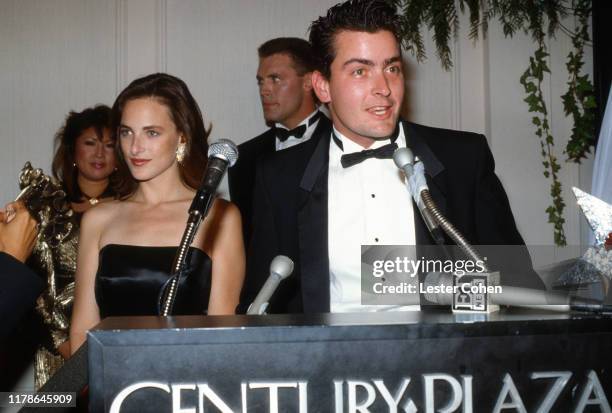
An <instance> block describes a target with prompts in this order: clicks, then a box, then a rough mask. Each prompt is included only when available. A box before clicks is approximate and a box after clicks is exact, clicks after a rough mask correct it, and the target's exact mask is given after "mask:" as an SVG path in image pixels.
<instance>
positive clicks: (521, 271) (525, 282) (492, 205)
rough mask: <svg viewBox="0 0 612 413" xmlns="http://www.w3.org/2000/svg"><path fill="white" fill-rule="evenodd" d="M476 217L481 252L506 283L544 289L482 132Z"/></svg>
mask: <svg viewBox="0 0 612 413" xmlns="http://www.w3.org/2000/svg"><path fill="white" fill-rule="evenodd" d="M478 152H479V156H478V158H477V162H478V168H477V171H478V172H477V181H476V192H475V194H476V195H475V209H474V214H475V216H474V219H475V222H476V234H477V239H478V244H479V245H481V246H482V247H480V250H481V253H482V254H483V255H485V256H486V257H487V259H488V262H489V263H490V265H491V266H492V267H493V269H498V270H500V273H501V279H502V285H512V286H517V287H525V288H538V289H542V288H544V283H543V282H542V281H541V280H540V278H539V277H538V275H537V274H536V273H535V271H533V268H532V263H531V258H530V256H529V252H528V250H527V248H526V247H525V241H523V237H522V236H521V234H520V233H519V231H518V228H517V227H516V222H515V220H514V216H513V214H512V210H511V208H510V202H509V200H508V196H507V195H506V191H505V190H504V187H503V186H502V183H501V182H500V180H499V178H498V177H497V175H496V174H495V161H494V160H493V154H492V153H491V150H490V149H489V145H488V144H487V140H486V138H485V137H484V136H482V135H480V142H479V145H478Z"/></svg>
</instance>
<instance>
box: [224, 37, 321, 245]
mask: <svg viewBox="0 0 612 413" xmlns="http://www.w3.org/2000/svg"><path fill="white" fill-rule="evenodd" d="M257 52H258V54H259V67H258V69H257V85H258V86H259V96H260V98H261V105H262V109H263V115H264V119H265V121H266V124H267V125H268V126H270V129H268V130H267V131H266V132H264V133H262V134H261V135H259V136H257V137H255V138H253V139H251V140H249V141H247V142H245V143H243V144H241V145H239V146H238V150H239V154H240V156H239V158H238V162H237V163H236V165H234V166H233V167H232V168H230V169H229V172H228V179H229V190H230V197H231V199H232V201H233V202H234V203H235V204H236V205H237V206H238V208H239V209H240V212H241V214H242V222H243V229H244V239H245V242H247V243H248V240H249V237H250V232H249V228H250V225H251V224H250V223H251V211H252V197H253V185H254V181H255V163H256V161H257V159H258V158H259V157H261V156H262V155H263V154H267V153H273V152H275V151H282V150H285V149H288V148H291V147H293V146H295V145H299V144H301V143H303V142H306V141H308V140H309V139H310V137H311V136H312V135H313V133H314V131H315V129H316V128H317V126H318V125H319V123H320V122H319V119H320V117H321V116H323V117H325V116H324V115H322V114H321V113H320V112H319V111H318V109H317V102H316V97H315V95H314V92H313V90H312V82H311V76H312V71H313V70H314V68H315V62H314V57H313V54H312V48H311V47H310V43H308V42H307V41H306V40H304V39H300V38H296V37H281V38H276V39H272V40H268V41H267V42H265V43H264V44H262V45H261V46H260V47H259V49H258V50H257Z"/></svg>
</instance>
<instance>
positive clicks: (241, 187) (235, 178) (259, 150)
mask: <svg viewBox="0 0 612 413" xmlns="http://www.w3.org/2000/svg"><path fill="white" fill-rule="evenodd" d="M275 150H276V136H275V135H274V129H272V128H271V129H268V130H267V131H266V132H264V133H262V134H261V135H259V136H256V137H255V138H253V139H251V140H249V141H247V142H244V143H242V144H240V145H238V161H237V162H236V164H235V165H234V166H232V167H231V168H229V169H228V173H227V178H228V185H229V193H230V198H231V200H232V202H233V203H234V204H236V206H237V207H238V209H239V210H240V214H241V215H242V230H243V232H242V233H243V236H244V241H245V243H246V244H248V240H249V237H250V228H251V217H252V210H253V186H254V184H255V165H256V162H257V159H259V158H260V157H261V156H262V155H265V154H270V153H274V152H275Z"/></svg>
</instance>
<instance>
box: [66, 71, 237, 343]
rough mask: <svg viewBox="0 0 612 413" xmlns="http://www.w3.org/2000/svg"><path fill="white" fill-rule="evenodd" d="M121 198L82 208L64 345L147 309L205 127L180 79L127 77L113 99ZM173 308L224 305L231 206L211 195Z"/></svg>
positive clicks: (232, 275) (228, 304) (170, 251)
mask: <svg viewBox="0 0 612 413" xmlns="http://www.w3.org/2000/svg"><path fill="white" fill-rule="evenodd" d="M112 118H113V121H112V130H113V133H115V134H116V136H117V144H116V145H117V156H118V166H119V168H120V170H127V171H129V173H130V176H129V177H128V178H127V179H125V180H124V181H123V182H122V183H121V185H120V187H119V191H120V195H121V199H120V200H116V201H112V202H108V203H105V204H103V205H100V207H97V208H95V209H92V210H91V211H89V212H88V213H86V214H85V216H84V217H83V223H82V226H81V239H80V245H79V254H78V263H77V275H76V289H75V303H74V311H73V314H72V323H71V326H70V346H71V351H72V353H74V352H76V351H77V349H78V348H79V347H80V345H81V344H82V343H83V342H84V341H85V333H86V331H87V330H88V329H90V328H92V327H93V326H94V325H96V324H97V323H98V322H99V321H100V320H101V319H102V318H104V317H108V316H128V315H157V314H158V297H159V294H160V291H161V289H162V288H163V286H164V284H165V283H166V281H167V280H168V278H169V275H170V273H171V267H172V263H173V261H174V256H175V254H176V252H177V246H178V244H179V243H180V240H181V236H182V234H183V230H184V228H185V225H186V222H187V217H188V208H189V206H190V204H191V202H192V200H193V198H194V195H195V189H196V188H197V187H198V185H199V184H200V181H201V179H202V175H203V173H204V171H205V169H206V160H207V159H206V156H207V147H208V143H207V137H208V131H207V130H206V129H205V127H204V121H203V119H202V114H201V112H200V109H199V107H198V105H197V103H196V101H195V99H194V98H193V96H192V95H191V93H190V92H189V89H188V88H187V85H186V84H185V83H184V82H183V81H182V80H180V79H178V78H176V77H174V76H170V75H167V74H153V75H149V76H146V77H143V78H140V79H136V80H135V81H133V82H132V83H131V84H130V85H129V86H128V87H127V88H126V89H124V90H123V91H122V92H121V94H120V95H119V96H118V97H117V99H116V101H115V103H114V105H113V114H112ZM186 261H187V263H188V268H187V271H186V274H185V275H184V276H182V277H181V281H180V282H179V288H178V294H177V297H176V301H175V304H174V314H175V315H179V314H206V313H207V314H233V313H234V311H235V308H236V306H237V305H238V299H239V295H240V289H241V287H242V282H243V278H244V266H245V263H244V261H245V259H244V246H243V242H242V231H241V220H240V213H239V212H238V209H237V208H236V207H235V206H234V205H233V204H231V203H230V202H227V201H225V200H222V199H216V200H215V201H214V202H213V205H212V207H211V209H210V212H209V214H208V216H207V217H206V219H205V220H204V221H203V222H202V225H201V226H200V228H199V230H198V232H197V233H196V235H195V238H194V240H193V243H192V246H191V247H190V249H189V253H188V256H187V258H186Z"/></svg>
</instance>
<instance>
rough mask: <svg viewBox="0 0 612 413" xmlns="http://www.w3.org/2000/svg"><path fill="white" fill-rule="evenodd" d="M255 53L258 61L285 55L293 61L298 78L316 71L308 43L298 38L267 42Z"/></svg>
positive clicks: (277, 39)
mask: <svg viewBox="0 0 612 413" xmlns="http://www.w3.org/2000/svg"><path fill="white" fill-rule="evenodd" d="M257 53H258V54H259V58H260V59H263V58H265V57H270V56H272V55H275V54H286V55H287V56H289V57H290V58H291V60H293V65H294V67H295V71H296V72H297V73H298V75H300V76H303V75H304V74H306V73H308V72H312V71H313V70H315V69H316V62H315V59H314V55H313V52H312V47H311V46H310V43H308V41H307V40H304V39H300V38H298V37H279V38H276V39H272V40H268V41H267V42H265V43H264V44H262V45H261V46H259V49H257Z"/></svg>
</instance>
